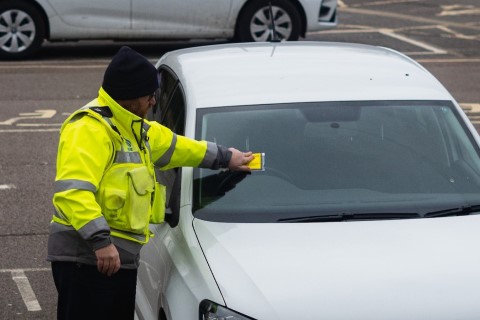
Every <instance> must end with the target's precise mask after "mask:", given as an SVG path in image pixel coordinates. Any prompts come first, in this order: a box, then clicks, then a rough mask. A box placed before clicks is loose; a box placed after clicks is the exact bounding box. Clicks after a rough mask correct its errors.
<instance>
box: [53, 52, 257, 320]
mask: <svg viewBox="0 0 480 320" xmlns="http://www.w3.org/2000/svg"><path fill="white" fill-rule="evenodd" d="M158 88H159V83H158V72H157V70H156V69H155V67H154V66H153V65H152V64H151V63H150V62H149V61H148V60H147V59H146V58H145V57H143V56H142V55H140V54H139V53H137V52H135V51H134V50H132V49H131V48H129V47H122V48H121V49H120V50H119V51H118V53H117V54H116V55H115V56H114V57H113V59H112V61H111V62H110V64H109V65H108V67H107V69H106V71H105V74H104V78H103V83H102V86H101V88H100V90H99V94H98V97H97V98H96V99H94V100H92V101H91V102H89V103H88V104H87V105H85V106H84V107H83V108H81V109H79V110H77V111H76V112H74V113H73V114H72V115H71V116H70V117H69V118H68V119H67V120H66V121H65V123H64V124H63V126H62V128H61V130H60V141H59V146H58V155H57V172H56V179H55V194H54V196H53V204H54V207H55V212H54V215H53V219H52V222H51V226H50V236H49V241H48V257H47V260H48V261H51V262H52V273H53V278H54V281H55V286H56V288H57V291H58V307H57V317H58V319H59V320H61V319H69V320H70V319H116V320H118V319H133V315H134V308H135V290H136V281H137V280H136V279H137V268H138V265H139V253H140V249H141V248H142V245H143V244H145V243H147V242H148V240H149V238H150V237H151V234H150V231H149V228H148V225H149V223H162V222H163V220H164V214H165V213H164V212H165V186H163V185H160V184H159V183H158V182H156V179H155V171H154V166H156V165H157V166H159V167H160V169H163V170H166V169H170V168H175V167H183V166H190V167H202V168H211V169H219V168H229V169H230V170H242V171H249V168H248V167H247V166H246V164H248V162H250V161H251V160H252V159H253V156H252V154H251V152H247V153H243V152H240V151H239V150H237V149H234V148H228V149H227V148H225V147H222V146H219V145H216V144H214V143H211V142H206V141H196V140H193V139H190V138H187V137H184V136H180V135H176V134H175V133H173V132H172V131H171V130H170V129H168V128H166V127H164V126H162V125H160V124H159V123H157V122H154V121H147V120H145V119H144V118H145V115H146V113H147V111H148V110H149V109H150V108H151V107H152V106H153V105H154V104H155V102H156V101H155V100H156V98H155V97H156V95H155V93H156V91H157V90H158Z"/></svg>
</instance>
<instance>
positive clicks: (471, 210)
mask: <svg viewBox="0 0 480 320" xmlns="http://www.w3.org/2000/svg"><path fill="white" fill-rule="evenodd" d="M478 213H480V205H473V206H462V207H456V208H448V209H444V210H438V211H431V212H427V213H425V214H424V215H423V217H424V218H438V217H449V216H467V215H470V214H478Z"/></svg>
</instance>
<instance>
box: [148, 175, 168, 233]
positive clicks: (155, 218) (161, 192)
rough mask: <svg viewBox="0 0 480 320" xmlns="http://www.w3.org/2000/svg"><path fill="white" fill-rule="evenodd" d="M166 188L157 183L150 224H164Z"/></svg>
mask: <svg viewBox="0 0 480 320" xmlns="http://www.w3.org/2000/svg"><path fill="white" fill-rule="evenodd" d="M165 199H166V187H165V186H164V185H163V184H160V183H158V182H156V183H155V195H154V198H153V205H152V215H151V216H150V223H157V224H158V223H162V222H163V221H164V220H165V201H166V200H165Z"/></svg>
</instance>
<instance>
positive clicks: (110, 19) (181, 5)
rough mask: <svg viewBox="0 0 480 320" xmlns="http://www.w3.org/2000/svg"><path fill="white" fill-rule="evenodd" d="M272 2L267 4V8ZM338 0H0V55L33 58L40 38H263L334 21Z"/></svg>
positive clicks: (294, 35) (302, 31) (294, 34)
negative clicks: (273, 24)
mask: <svg viewBox="0 0 480 320" xmlns="http://www.w3.org/2000/svg"><path fill="white" fill-rule="evenodd" d="M270 4H271V7H270ZM336 8H337V0H271V1H269V0H181V1H172V0H103V1H96V0H71V1H64V0H0V57H3V58H25V57H28V56H32V55H33V54H34V53H35V52H36V51H37V50H38V49H39V48H40V46H41V45H42V43H43V41H44V40H45V39H46V40H49V41H69V40H87V39H112V40H160V39H235V40H238V41H265V40H269V39H270V38H271V37H272V35H273V32H272V29H273V28H272V24H271V20H270V16H271V15H272V16H273V17H274V22H275V27H274V29H275V31H276V36H277V37H278V38H279V39H287V40H297V39H298V38H299V37H300V36H305V34H306V32H310V31H318V30H323V29H328V28H333V27H335V26H336V25H337V18H336Z"/></svg>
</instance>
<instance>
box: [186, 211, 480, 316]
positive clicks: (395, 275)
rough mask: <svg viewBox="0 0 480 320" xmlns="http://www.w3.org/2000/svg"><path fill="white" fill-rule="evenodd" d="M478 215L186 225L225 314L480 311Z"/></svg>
mask: <svg viewBox="0 0 480 320" xmlns="http://www.w3.org/2000/svg"><path fill="white" fill-rule="evenodd" d="M479 228H480V216H478V215H476V216H468V217H449V218H435V219H412V220H394V221H392V220H390V221H355V222H328V223H291V224H275V223H262V224H253V223H252V224H247V223H243V224H237V223H216V222H207V221H202V220H199V219H195V220H194V229H195V231H196V233H197V236H198V239H199V242H200V245H201V247H202V249H203V251H204V254H205V257H206V259H207V261H208V264H209V265H210V268H211V270H212V272H213V275H214V277H215V279H216V281H217V283H218V286H219V288H220V291H221V293H222V295H223V297H224V300H225V302H226V304H227V306H228V307H229V308H232V309H234V310H236V311H239V312H241V313H244V314H246V315H249V316H251V317H254V318H256V319H277V320H278V319H297V318H302V319H314V318H315V319H317V318H325V319H385V318H388V319H454V318H456V319H459V318H462V319H466V318H474V317H476V316H478V315H479V314H480V304H479V303H478V288H479V287H480V272H478V270H480V255H479V254H478V244H479V243H480V232H479V231H478V230H479Z"/></svg>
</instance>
